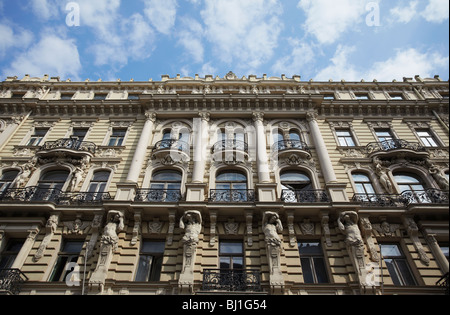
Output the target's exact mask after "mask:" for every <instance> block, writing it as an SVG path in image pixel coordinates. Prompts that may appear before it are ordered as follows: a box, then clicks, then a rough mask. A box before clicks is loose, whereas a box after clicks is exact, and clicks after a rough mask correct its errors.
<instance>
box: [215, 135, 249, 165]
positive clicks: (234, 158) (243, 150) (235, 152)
mask: <svg viewBox="0 0 450 315" xmlns="http://www.w3.org/2000/svg"><path fill="white" fill-rule="evenodd" d="M211 155H212V159H213V160H214V161H223V162H225V163H236V162H245V161H247V160H248V156H249V155H248V144H247V143H246V142H244V141H240V140H223V141H219V142H217V143H215V144H214V145H213V147H212V148H211Z"/></svg>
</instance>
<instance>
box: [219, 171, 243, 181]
mask: <svg viewBox="0 0 450 315" xmlns="http://www.w3.org/2000/svg"><path fill="white" fill-rule="evenodd" d="M216 181H220V182H246V181H247V176H245V175H243V174H241V173H237V172H227V173H222V174H220V175H218V176H217V178H216Z"/></svg>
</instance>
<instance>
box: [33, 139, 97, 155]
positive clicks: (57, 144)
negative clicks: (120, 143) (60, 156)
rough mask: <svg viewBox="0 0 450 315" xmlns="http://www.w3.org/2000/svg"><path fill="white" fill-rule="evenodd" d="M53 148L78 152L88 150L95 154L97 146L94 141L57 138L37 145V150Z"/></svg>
mask: <svg viewBox="0 0 450 315" xmlns="http://www.w3.org/2000/svg"><path fill="white" fill-rule="evenodd" d="M54 149H66V150H73V151H80V152H89V153H92V154H95V151H96V149H97V146H96V145H95V143H92V142H86V141H80V140H78V139H74V138H69V139H59V140H56V141H49V142H46V143H44V145H43V146H41V147H39V151H50V150H54Z"/></svg>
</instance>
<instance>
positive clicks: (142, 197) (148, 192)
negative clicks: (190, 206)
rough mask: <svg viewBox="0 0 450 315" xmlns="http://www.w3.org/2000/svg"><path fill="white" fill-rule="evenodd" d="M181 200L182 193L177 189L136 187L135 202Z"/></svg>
mask: <svg viewBox="0 0 450 315" xmlns="http://www.w3.org/2000/svg"><path fill="white" fill-rule="evenodd" d="M182 200H183V195H182V194H181V191H180V190H179V189H178V190H177V189H138V190H137V191H136V197H135V198H134V201H136V202H167V203H171V202H172V203H176V202H180V201H182Z"/></svg>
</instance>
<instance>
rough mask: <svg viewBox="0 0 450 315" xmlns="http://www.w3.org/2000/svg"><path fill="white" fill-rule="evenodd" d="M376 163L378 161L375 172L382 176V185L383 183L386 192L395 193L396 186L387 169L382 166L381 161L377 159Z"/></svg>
mask: <svg viewBox="0 0 450 315" xmlns="http://www.w3.org/2000/svg"><path fill="white" fill-rule="evenodd" d="M375 163H376V165H375V172H376V174H377V175H378V177H379V178H380V183H381V185H383V187H384V189H385V190H386V192H388V193H389V194H393V193H394V186H393V184H392V182H391V180H390V179H389V176H388V174H387V172H386V169H385V168H384V167H383V166H381V163H380V161H376V162H375Z"/></svg>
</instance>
